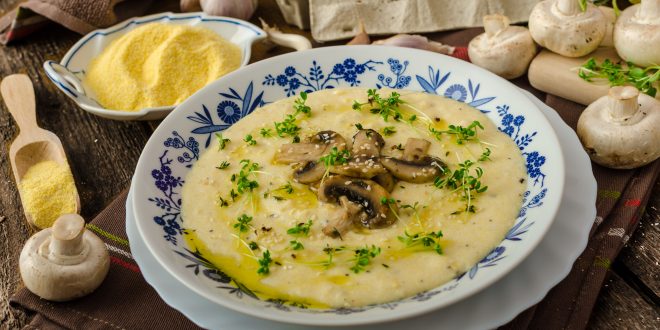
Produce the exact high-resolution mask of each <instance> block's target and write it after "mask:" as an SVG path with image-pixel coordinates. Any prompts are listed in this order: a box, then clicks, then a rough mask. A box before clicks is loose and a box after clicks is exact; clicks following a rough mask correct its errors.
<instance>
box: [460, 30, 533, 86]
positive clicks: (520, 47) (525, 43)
mask: <svg viewBox="0 0 660 330" xmlns="http://www.w3.org/2000/svg"><path fill="white" fill-rule="evenodd" d="M468 55H469V56H470V61H471V62H472V63H474V64H476V65H478V66H480V67H482V68H484V69H486V70H488V71H490V72H492V73H494V74H496V75H498V76H500V77H502V78H506V79H513V78H517V77H520V76H522V75H523V74H524V73H525V72H526V71H527V67H529V63H530V62H531V61H532V59H533V58H534V55H536V44H535V43H534V40H533V39H532V35H531V34H530V33H529V30H527V29H526V28H524V27H521V26H509V27H507V28H506V29H504V30H502V31H501V32H500V33H498V34H497V35H495V36H493V37H490V38H489V37H488V35H487V34H486V33H482V34H480V35H478V36H476V37H475V38H474V39H472V40H471V41H470V44H469V45H468Z"/></svg>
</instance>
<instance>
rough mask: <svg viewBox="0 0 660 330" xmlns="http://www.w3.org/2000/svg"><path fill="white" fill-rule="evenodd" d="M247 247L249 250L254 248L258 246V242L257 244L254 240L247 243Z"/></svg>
mask: <svg viewBox="0 0 660 330" xmlns="http://www.w3.org/2000/svg"><path fill="white" fill-rule="evenodd" d="M248 247H249V248H250V250H256V249H258V248H259V244H257V242H255V241H252V242H250V243H248Z"/></svg>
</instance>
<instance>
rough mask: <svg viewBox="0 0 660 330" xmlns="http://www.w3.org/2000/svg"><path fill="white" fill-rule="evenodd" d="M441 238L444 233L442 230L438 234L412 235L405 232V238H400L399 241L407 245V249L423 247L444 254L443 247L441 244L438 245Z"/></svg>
mask: <svg viewBox="0 0 660 330" xmlns="http://www.w3.org/2000/svg"><path fill="white" fill-rule="evenodd" d="M440 237H442V231H440V230H438V231H437V232H430V233H417V234H414V235H410V234H408V232H407V231H405V232H404V236H399V237H398V239H399V241H401V243H403V244H405V245H406V247H413V246H418V245H422V246H423V247H425V248H430V249H433V250H434V251H435V252H436V253H438V254H442V247H441V246H440V243H438V240H439V239H440Z"/></svg>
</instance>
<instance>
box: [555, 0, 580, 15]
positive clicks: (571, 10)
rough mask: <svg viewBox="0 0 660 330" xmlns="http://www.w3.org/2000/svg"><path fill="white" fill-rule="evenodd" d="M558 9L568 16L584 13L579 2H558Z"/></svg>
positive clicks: (568, 0) (563, 0)
mask: <svg viewBox="0 0 660 330" xmlns="http://www.w3.org/2000/svg"><path fill="white" fill-rule="evenodd" d="M557 9H559V12H560V13H562V14H564V15H566V16H575V15H577V14H579V13H581V12H582V9H581V8H580V2H579V1H578V0H557Z"/></svg>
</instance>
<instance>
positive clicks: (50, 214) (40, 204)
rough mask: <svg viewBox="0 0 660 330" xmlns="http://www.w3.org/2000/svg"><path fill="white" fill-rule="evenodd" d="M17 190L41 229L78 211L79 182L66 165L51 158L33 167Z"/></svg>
mask: <svg viewBox="0 0 660 330" xmlns="http://www.w3.org/2000/svg"><path fill="white" fill-rule="evenodd" d="M18 189H19V190H20V193H21V199H22V201H23V207H24V208H25V212H26V213H28V214H30V216H31V217H32V221H33V224H34V225H35V226H37V227H39V228H40V229H44V228H48V227H51V226H52V225H53V222H55V220H57V218H59V217H60V215H62V214H67V213H76V211H77V210H76V195H77V191H76V185H75V183H74V181H73V175H72V174H71V171H70V170H69V167H68V166H66V165H60V164H58V163H56V162H54V161H52V160H49V161H44V162H40V163H37V164H36V165H33V166H31V167H30V168H29V169H28V171H27V172H26V173H25V175H24V176H23V179H22V180H21V183H20V185H19V186H18Z"/></svg>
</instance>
